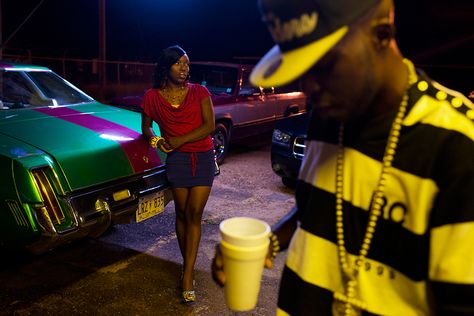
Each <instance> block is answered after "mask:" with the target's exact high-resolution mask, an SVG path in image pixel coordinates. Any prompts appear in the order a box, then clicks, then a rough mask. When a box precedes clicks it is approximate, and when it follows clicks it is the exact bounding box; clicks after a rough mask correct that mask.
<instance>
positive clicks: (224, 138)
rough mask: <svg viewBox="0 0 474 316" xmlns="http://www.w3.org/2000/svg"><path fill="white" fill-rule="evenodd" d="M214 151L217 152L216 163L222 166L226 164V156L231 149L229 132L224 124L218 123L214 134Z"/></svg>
mask: <svg viewBox="0 0 474 316" xmlns="http://www.w3.org/2000/svg"><path fill="white" fill-rule="evenodd" d="M212 140H213V142H214V150H215V152H216V161H217V163H218V164H219V165H220V164H221V163H223V162H224V158H225V154H226V153H227V149H228V147H229V131H228V129H227V126H226V125H225V124H223V123H217V124H216V129H215V130H214V133H212Z"/></svg>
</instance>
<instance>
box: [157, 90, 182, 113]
mask: <svg viewBox="0 0 474 316" xmlns="http://www.w3.org/2000/svg"><path fill="white" fill-rule="evenodd" d="M161 94H162V95H163V97H165V99H166V100H167V101H168V102H169V103H170V104H171V106H173V107H175V108H177V107H179V106H180V105H181V103H182V102H183V100H184V97H185V95H186V89H185V87H184V86H183V87H180V88H179V89H178V92H173V91H172V90H171V89H168V88H162V89H161Z"/></svg>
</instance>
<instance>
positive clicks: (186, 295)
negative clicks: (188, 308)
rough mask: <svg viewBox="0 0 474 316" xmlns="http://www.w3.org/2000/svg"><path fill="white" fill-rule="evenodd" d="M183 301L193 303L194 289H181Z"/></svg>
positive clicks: (194, 297)
mask: <svg viewBox="0 0 474 316" xmlns="http://www.w3.org/2000/svg"><path fill="white" fill-rule="evenodd" d="M182 294H183V302H184V303H193V302H195V301H196V292H195V291H194V290H191V291H183V293H182Z"/></svg>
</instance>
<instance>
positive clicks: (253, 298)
mask: <svg viewBox="0 0 474 316" xmlns="http://www.w3.org/2000/svg"><path fill="white" fill-rule="evenodd" d="M219 229H220V232H221V237H222V239H221V244H220V248H221V252H222V257H223V263H224V273H225V275H226V283H225V286H224V295H225V300H226V304H227V306H228V307H229V308H230V309H231V310H234V311H239V312H243V311H249V310H251V309H253V308H255V306H256V305H257V300H258V293H259V291H260V282H261V279H262V272H263V266H264V263H265V257H266V256H267V254H268V246H269V244H270V239H269V234H270V226H269V225H268V224H267V223H265V222H264V221H261V220H259V219H256V218H251V217H233V218H229V219H226V220H224V221H222V222H221V223H220V225H219Z"/></svg>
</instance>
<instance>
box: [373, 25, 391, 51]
mask: <svg viewBox="0 0 474 316" xmlns="http://www.w3.org/2000/svg"><path fill="white" fill-rule="evenodd" d="M373 34H374V41H375V45H376V47H377V48H378V49H385V48H387V47H389V46H390V42H391V41H392V39H394V38H395V25H393V24H392V23H382V24H377V25H375V26H374V27H373Z"/></svg>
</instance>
